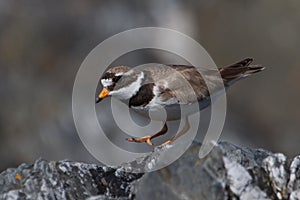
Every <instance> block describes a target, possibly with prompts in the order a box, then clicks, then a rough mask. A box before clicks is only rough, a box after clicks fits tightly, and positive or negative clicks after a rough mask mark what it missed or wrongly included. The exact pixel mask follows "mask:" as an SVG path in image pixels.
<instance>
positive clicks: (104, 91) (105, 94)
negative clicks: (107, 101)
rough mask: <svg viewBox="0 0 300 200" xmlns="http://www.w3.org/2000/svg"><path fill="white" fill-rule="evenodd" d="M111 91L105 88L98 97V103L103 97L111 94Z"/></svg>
mask: <svg viewBox="0 0 300 200" xmlns="http://www.w3.org/2000/svg"><path fill="white" fill-rule="evenodd" d="M109 92H110V91H109V90H107V89H105V88H103V89H102V91H101V92H100V94H99V96H98V97H97V98H96V103H99V102H100V101H101V100H102V99H104V98H105V97H107V96H108V95H109Z"/></svg>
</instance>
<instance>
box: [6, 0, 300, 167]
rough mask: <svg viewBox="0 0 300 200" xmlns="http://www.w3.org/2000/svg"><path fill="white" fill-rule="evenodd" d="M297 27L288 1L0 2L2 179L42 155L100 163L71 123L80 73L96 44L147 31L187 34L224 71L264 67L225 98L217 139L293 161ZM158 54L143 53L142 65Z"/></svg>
mask: <svg viewBox="0 0 300 200" xmlns="http://www.w3.org/2000/svg"><path fill="white" fill-rule="evenodd" d="M299 24H300V1H289V0H288V1H281V0H252V1H241V0H233V1H220V0H211V1H191V0H186V1H179V0H167V1H159V0H153V1H138V0H136V1H126V0H124V1H115V0H111V1H108V0H107V1H82V0H72V1H35V0H27V1H13V0H2V1H0V27H1V28H0V66H1V67H0V81H1V83H0V95H1V107H0V109H1V111H0V171H2V170H4V169H5V168H7V167H16V166H17V165H19V164H20V163H22V162H27V163H32V162H33V161H34V160H35V159H37V158H39V157H43V158H46V159H49V160H59V159H71V160H78V161H86V162H96V161H95V160H94V159H93V158H92V156H91V155H90V154H89V153H88V152H87V150H86V149H85V148H84V147H83V145H82V144H81V142H80V140H79V138H78V135H77V133H76V130H75V126H74V123H73V118H72V88H73V82H74V79H75V76H76V72H77V70H78V69H79V67H80V64H81V62H82V61H83V59H84V58H85V57H86V56H87V54H88V53H89V52H90V51H91V50H92V49H93V48H94V47H95V46H96V45H98V44H99V43H100V42H102V41H103V40H105V39H106V38H108V37H110V36H112V35H114V34H117V33H119V32H121V31H125V30H128V29H131V28H137V27H143V26H160V27H166V28H171V29H175V30H178V31H180V32H183V33H185V34H187V35H189V36H191V37H192V38H194V39H195V40H197V41H198V42H199V43H200V44H201V45H203V46H204V47H205V49H206V50H207V51H208V53H209V54H210V55H211V57H212V58H213V59H214V61H215V62H216V64H217V65H218V66H223V65H225V66H226V65H228V64H231V63H233V62H235V61H238V60H240V59H242V58H244V57H253V58H255V63H259V64H262V65H264V66H266V67H267V70H266V71H264V72H262V73H260V74H257V75H255V76H252V77H250V78H247V79H246V80H243V81H241V82H239V84H236V85H234V86H233V87H232V88H231V89H230V90H229V92H228V93H227V101H228V111H227V118H226V123H225V128H224V131H223V134H222V138H221V139H222V140H228V141H231V142H233V143H235V144H237V145H244V146H249V147H256V148H266V149H269V150H271V151H274V152H283V153H285V154H287V155H289V156H294V155H297V154H299V153H300V147H299V142H300V134H299V130H300V121H299V119H300V104H299V102H300V86H299V82H298V80H299V77H298V76H299V74H300V57H299V52H300V51H299V47H300V38H299V37H300V26H299ZM155 55H157V54H155ZM155 55H152V54H151V53H145V54H143V55H142V57H143V59H142V60H143V61H148V62H151V61H152V59H151V58H152V57H155ZM140 56H141V55H140ZM151 56H152V57H151ZM126 61H128V62H126ZM123 62H125V63H124V64H123V65H129V64H130V59H129V58H128V59H124V61H123ZM174 62H175V61H174Z"/></svg>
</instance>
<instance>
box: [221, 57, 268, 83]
mask: <svg viewBox="0 0 300 200" xmlns="http://www.w3.org/2000/svg"><path fill="white" fill-rule="evenodd" d="M252 61H253V59H252V58H246V59H244V60H242V61H240V62H237V63H234V64H232V65H229V66H227V67H224V68H220V73H221V76H222V78H223V80H224V83H225V84H226V85H231V84H232V83H234V82H236V81H238V80H240V79H241V78H244V77H247V76H249V75H251V74H254V73H257V72H260V71H262V70H264V69H265V67H262V66H261V65H250V63H251V62H252Z"/></svg>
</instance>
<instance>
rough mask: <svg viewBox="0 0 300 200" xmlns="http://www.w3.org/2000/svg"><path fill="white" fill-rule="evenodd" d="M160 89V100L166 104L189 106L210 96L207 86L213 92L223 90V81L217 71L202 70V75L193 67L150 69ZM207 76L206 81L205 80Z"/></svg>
mask: <svg viewBox="0 0 300 200" xmlns="http://www.w3.org/2000/svg"><path fill="white" fill-rule="evenodd" d="M150 70H151V72H152V77H153V79H154V81H155V84H156V86H157V87H158V91H156V92H158V97H159V100H160V101H161V102H162V103H164V102H166V104H174V103H179V104H189V103H193V102H196V101H200V100H202V99H204V98H206V97H208V96H209V91H208V87H207V84H209V86H210V87H211V88H212V92H214V91H216V90H217V89H219V88H221V86H222V83H223V82H222V79H220V78H218V76H217V71H214V70H201V73H202V74H203V75H201V74H200V73H199V72H198V70H197V69H196V68H195V67H193V66H185V65H157V66H152V67H151V68H150ZM203 76H205V80H204V78H203Z"/></svg>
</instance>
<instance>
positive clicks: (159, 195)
mask: <svg viewBox="0 0 300 200" xmlns="http://www.w3.org/2000/svg"><path fill="white" fill-rule="evenodd" d="M199 147H200V145H199V144H197V143H193V145H192V146H191V147H190V148H189V150H188V151H187V152H186V153H185V154H184V155H183V156H182V157H180V159H178V160H177V161H175V162H174V163H172V164H171V165H169V166H168V167H166V168H164V169H161V170H159V171H156V172H152V173H149V174H146V175H145V176H144V178H142V179H141V181H140V182H139V185H138V191H137V194H136V198H137V199H144V200H148V199H149V200H150V199H175V200H177V199H188V200H189V199H205V200H214V199H242V200H243V199H244V200H251V199H259V200H263V199H293V200H294V199H300V190H299V187H300V157H299V156H297V157H295V158H294V159H290V160H289V159H287V158H286V156H284V155H283V154H273V153H272V152H269V151H267V150H263V149H251V148H245V147H237V146H235V145H233V144H230V143H228V142H220V143H219V144H218V145H217V146H216V147H215V148H214V149H213V151H212V152H210V154H209V155H208V156H206V157H205V158H204V159H202V160H200V159H199V158H198V157H197V155H198V152H199Z"/></svg>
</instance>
